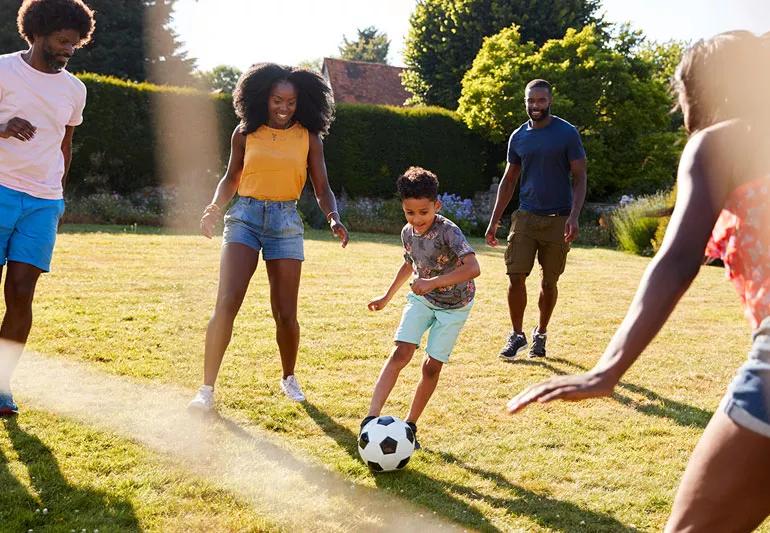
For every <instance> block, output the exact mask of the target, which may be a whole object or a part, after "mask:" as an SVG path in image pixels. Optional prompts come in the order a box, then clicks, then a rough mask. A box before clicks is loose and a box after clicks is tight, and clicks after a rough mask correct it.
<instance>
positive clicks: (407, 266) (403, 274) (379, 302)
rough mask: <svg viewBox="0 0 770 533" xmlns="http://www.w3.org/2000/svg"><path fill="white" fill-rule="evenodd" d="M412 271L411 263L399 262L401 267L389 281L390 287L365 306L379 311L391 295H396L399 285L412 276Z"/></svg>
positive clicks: (386, 303)
mask: <svg viewBox="0 0 770 533" xmlns="http://www.w3.org/2000/svg"><path fill="white" fill-rule="evenodd" d="M413 272H414V270H413V269H412V265H411V263H409V262H408V261H404V262H403V263H402V264H401V268H399V269H398V272H396V276H395V277H394V278H393V281H392V282H391V283H390V287H388V290H387V291H386V292H385V294H383V295H382V296H380V297H378V298H375V299H374V300H372V301H371V302H369V305H368V306H367V307H368V308H369V310H370V311H379V310H380V309H382V308H383V307H385V306H386V305H388V302H390V300H391V299H392V298H393V296H395V295H396V293H397V292H398V289H400V288H401V286H402V285H403V284H404V283H406V281H407V280H408V279H409V278H411V277H412V273H413Z"/></svg>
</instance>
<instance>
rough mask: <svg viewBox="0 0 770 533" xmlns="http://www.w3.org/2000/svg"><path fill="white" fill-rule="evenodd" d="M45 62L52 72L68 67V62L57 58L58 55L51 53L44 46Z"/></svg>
mask: <svg viewBox="0 0 770 533" xmlns="http://www.w3.org/2000/svg"><path fill="white" fill-rule="evenodd" d="M43 60H44V61H45V63H46V65H48V67H49V68H51V69H52V70H56V71H59V70H62V69H64V67H66V66H67V62H66V61H64V62H62V61H61V60H59V59H58V58H57V57H56V54H53V53H51V51H50V50H49V49H48V48H47V47H45V46H43Z"/></svg>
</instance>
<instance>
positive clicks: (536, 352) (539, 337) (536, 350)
mask: <svg viewBox="0 0 770 533" xmlns="http://www.w3.org/2000/svg"><path fill="white" fill-rule="evenodd" d="M545 339H546V334H545V333H539V332H538V331H537V328H535V329H533V330H532V349H531V350H530V351H529V356H530V357H545Z"/></svg>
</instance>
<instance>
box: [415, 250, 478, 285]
mask: <svg viewBox="0 0 770 533" xmlns="http://www.w3.org/2000/svg"><path fill="white" fill-rule="evenodd" d="M460 262H461V263H462V264H461V265H460V266H459V267H457V268H455V269H454V270H453V271H451V272H447V273H446V274H441V275H440V276H436V277H434V278H430V279H417V280H415V282H414V283H413V284H412V292H414V293H415V294H427V293H429V292H430V291H432V290H435V289H438V288H441V287H449V286H450V285H457V284H458V283H463V282H465V281H468V280H471V279H473V278H476V277H478V276H479V275H480V274H481V267H480V266H479V262H478V261H477V260H476V254H472V253H471V254H467V255H464V256H462V257H461V258H460Z"/></svg>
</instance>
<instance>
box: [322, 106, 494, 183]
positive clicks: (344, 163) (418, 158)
mask: <svg viewBox="0 0 770 533" xmlns="http://www.w3.org/2000/svg"><path fill="white" fill-rule="evenodd" d="M324 145H325V153H326V164H327V167H328V169H329V176H330V180H331V181H332V183H333V185H336V186H337V187H339V186H342V187H344V188H345V191H347V192H348V193H349V194H350V195H351V196H354V197H355V196H379V197H389V196H392V195H393V193H394V191H395V178H396V177H397V176H398V175H399V174H401V173H402V172H403V171H404V170H405V169H406V168H407V167H409V166H411V165H418V166H422V167H425V168H428V169H430V170H432V171H433V172H435V173H436V174H437V175H438V177H439V181H440V183H441V190H442V191H444V192H450V193H453V194H459V195H461V196H464V197H470V196H472V195H473V193H474V192H476V191H480V190H484V189H487V188H488V187H489V184H490V182H491V177H492V175H494V173H495V171H496V169H494V168H493V169H487V168H486V167H487V152H488V145H487V143H486V141H484V140H483V139H482V138H481V137H480V136H479V135H477V134H475V133H473V132H471V131H470V130H469V129H468V128H467V126H465V124H463V123H462V122H461V121H460V119H459V118H458V117H457V115H456V114H455V113H453V112H451V111H447V110H446V109H442V108H439V107H417V108H400V107H390V106H374V105H360V104H339V105H338V106H337V114H336V119H335V120H334V123H333V124H332V127H331V130H330V132H329V135H328V137H327V138H326V141H325V143H324Z"/></svg>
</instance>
